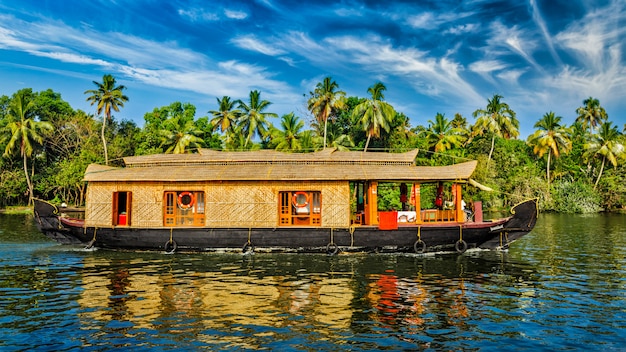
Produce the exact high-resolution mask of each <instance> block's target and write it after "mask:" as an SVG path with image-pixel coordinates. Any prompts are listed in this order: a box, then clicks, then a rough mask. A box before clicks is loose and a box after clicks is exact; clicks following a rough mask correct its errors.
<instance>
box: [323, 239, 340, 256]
mask: <svg viewBox="0 0 626 352" xmlns="http://www.w3.org/2000/svg"><path fill="white" fill-rule="evenodd" d="M326 253H327V254H328V255H336V254H337V253H339V246H337V244H336V243H333V242H331V243H329V244H327V245H326Z"/></svg>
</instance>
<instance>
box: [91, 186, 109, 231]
mask: <svg viewBox="0 0 626 352" xmlns="http://www.w3.org/2000/svg"><path fill="white" fill-rule="evenodd" d="M111 184H112V183H110V182H107V183H105V184H98V187H88V188H87V196H86V198H87V206H86V207H85V226H96V227H103V226H111V219H112V217H113V208H112V202H113V192H114V191H113V187H112V186H111Z"/></svg>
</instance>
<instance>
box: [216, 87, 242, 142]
mask: <svg viewBox="0 0 626 352" xmlns="http://www.w3.org/2000/svg"><path fill="white" fill-rule="evenodd" d="M216 99H217V104H218V105H219V110H210V111H209V112H210V113H211V115H213V118H212V119H211V125H212V126H213V131H214V132H215V131H216V130H217V129H218V128H219V129H220V131H221V132H222V133H226V134H228V133H230V132H232V129H233V127H234V125H235V124H236V123H237V119H238V118H239V115H240V114H241V111H239V110H237V109H235V104H236V103H237V101H233V100H230V97H228V96H223V97H222V99H219V98H216Z"/></svg>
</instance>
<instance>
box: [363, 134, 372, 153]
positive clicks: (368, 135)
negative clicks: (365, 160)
mask: <svg viewBox="0 0 626 352" xmlns="http://www.w3.org/2000/svg"><path fill="white" fill-rule="evenodd" d="M370 138H372V134H371V133H368V134H367V142H365V149H363V151H364V152H366V151H367V146H368V145H370Z"/></svg>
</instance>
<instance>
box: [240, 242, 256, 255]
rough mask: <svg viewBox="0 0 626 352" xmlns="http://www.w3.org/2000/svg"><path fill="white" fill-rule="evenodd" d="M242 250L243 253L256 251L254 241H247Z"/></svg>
mask: <svg viewBox="0 0 626 352" xmlns="http://www.w3.org/2000/svg"><path fill="white" fill-rule="evenodd" d="M241 251H242V252H243V254H248V253H254V245H253V244H252V242H246V243H245V244H244V245H243V247H241Z"/></svg>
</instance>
